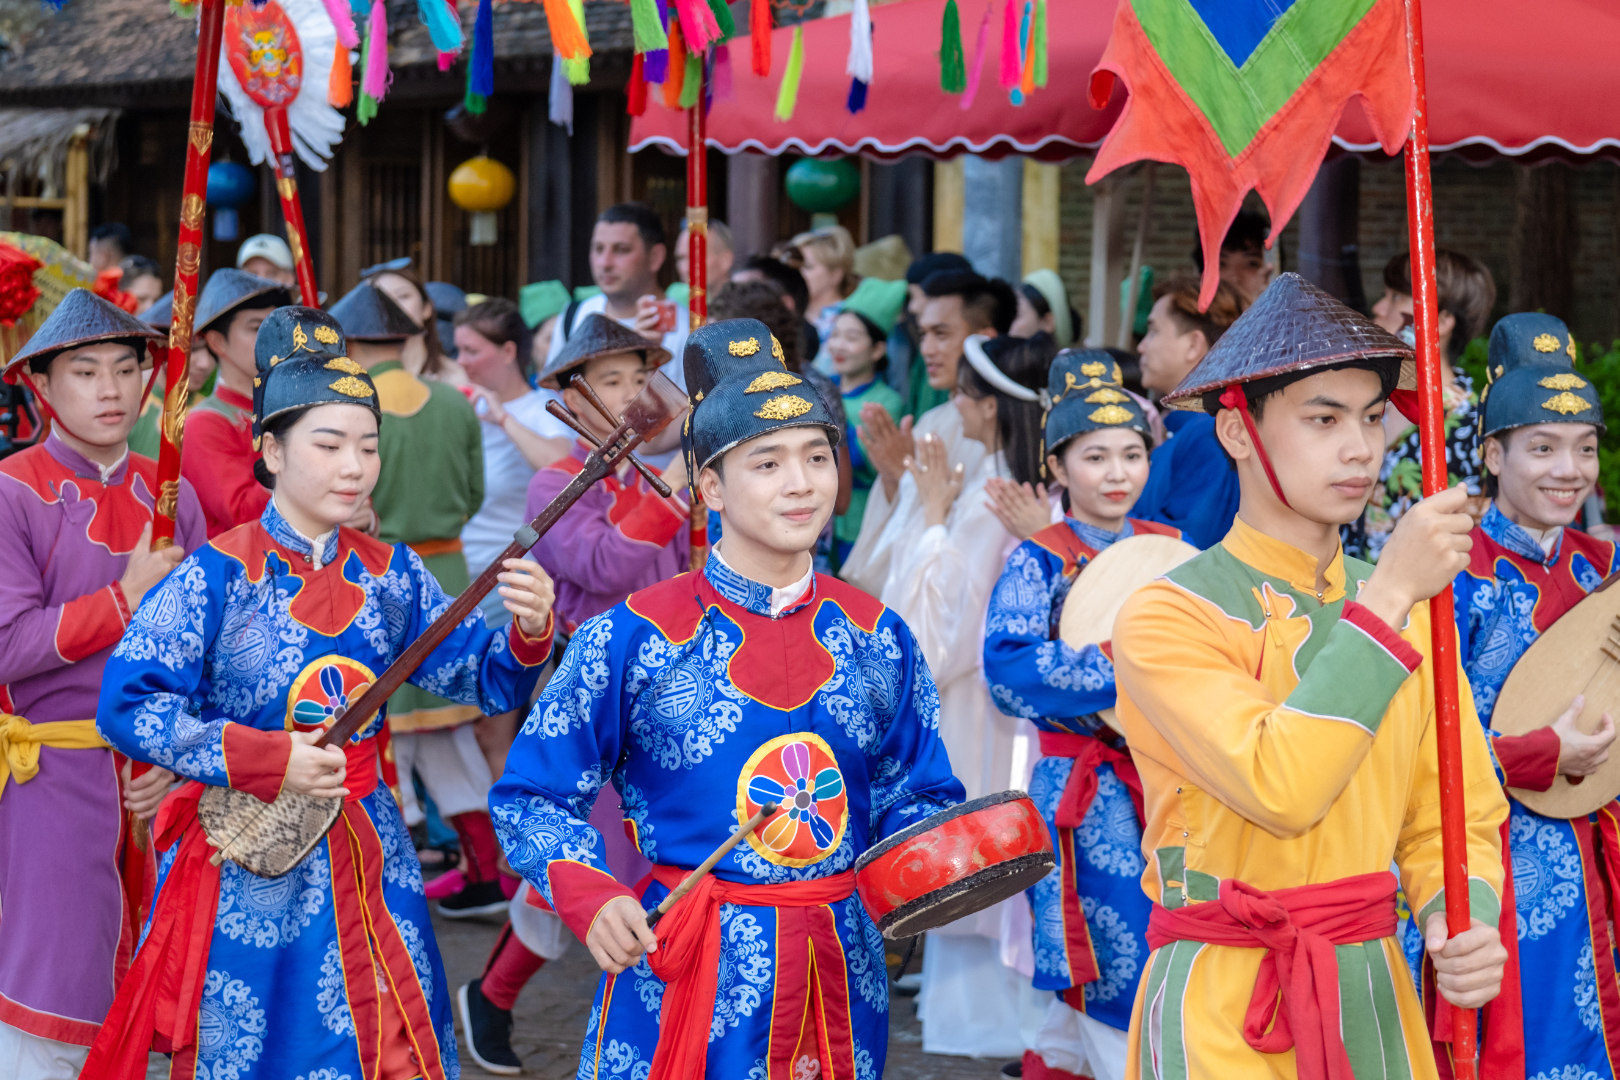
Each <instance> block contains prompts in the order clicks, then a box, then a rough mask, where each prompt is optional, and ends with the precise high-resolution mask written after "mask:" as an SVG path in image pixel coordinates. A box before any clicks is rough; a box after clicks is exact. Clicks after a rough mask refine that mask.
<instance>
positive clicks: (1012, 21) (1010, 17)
mask: <svg viewBox="0 0 1620 1080" xmlns="http://www.w3.org/2000/svg"><path fill="white" fill-rule="evenodd" d="M1023 7H1024V0H1007V6H1006V8H1005V9H1004V11H1003V14H1002V19H1001V88H1002V89H1003V90H1011V89H1012V88H1013V87H1015V86H1017V85H1018V80H1019V79H1020V78H1021V77H1022V76H1023V73H1024V65H1023V63H1022V60H1021V57H1020V52H1019V48H1018V36H1019V35H1018V30H1019V26H1018V24H1019V22H1020V19H1019V15H1020V13H1021V12H1022V9H1023Z"/></svg>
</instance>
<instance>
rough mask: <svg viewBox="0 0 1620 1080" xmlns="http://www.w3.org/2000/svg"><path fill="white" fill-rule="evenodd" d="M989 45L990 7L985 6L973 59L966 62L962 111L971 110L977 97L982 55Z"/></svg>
mask: <svg viewBox="0 0 1620 1080" xmlns="http://www.w3.org/2000/svg"><path fill="white" fill-rule="evenodd" d="M989 44H990V7H989V6H988V5H986V6H985V9H984V18H982V19H980V20H979V36H978V37H977V38H975V39H974V42H973V59H972V60H970V61H968V72H967V88H966V89H965V90H963V91H962V111H963V112H966V111H967V110H969V109H971V108H973V99H974V98H976V97H978V96H979V79H980V78H981V77H982V76H983V75H984V54H985V49H986V46H988V45H989Z"/></svg>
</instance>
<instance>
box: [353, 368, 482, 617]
mask: <svg viewBox="0 0 1620 1080" xmlns="http://www.w3.org/2000/svg"><path fill="white" fill-rule="evenodd" d="M369 374H370V375H371V379H372V381H373V382H375V383H376V384H377V398H378V400H379V401H380V402H381V404H382V410H383V418H382V424H381V427H380V429H379V432H378V440H377V441H378V448H377V452H378V454H379V456H380V457H381V458H382V470H381V472H380V473H379V474H378V476H377V488H376V490H375V491H374V492H373V493H372V496H371V499H372V506H373V508H374V509H375V510H376V511H377V517H378V520H379V533H378V535H379V536H380V538H381V539H382V540H383V541H385V542H387V543H390V544H393V543H398V542H400V541H404V542H405V543H407V544H412V543H420V542H421V541H424V540H450V539H454V538H455V537H458V536H460V535H461V527H462V526H463V525H465V524H466V523H467V519H468V518H470V517H472V516H473V515H474V514H476V513H477V512H478V508H479V507H480V506H482V505H483V502H484V444H483V436H482V434H481V433H480V431H479V427H478V425H479V423H480V421H479V419H478V415H477V414H476V413H474V412H473V407H472V404H471V402H469V401H468V400H467V398H466V397H465V396H464V395H463V394H462V393H461V391H459V390H457V389H455V388H454V387H452V386H450V385H448V384H446V383H442V382H429V381H427V380H424V379H419V378H417V377H416V376H415V375H412V374H411V373H410V372H408V371H406V370H405V369H404V368H403V367H401V366H400V364H399V361H397V360H389V361H386V362H384V363H381V364H378V365H377V366H376V367H374V368H372V369H371V371H370V372H369ZM457 559H458V560H459V559H460V556H459V555H458V556H457ZM463 565H465V564H463ZM455 591H459V590H455Z"/></svg>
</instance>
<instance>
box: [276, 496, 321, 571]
mask: <svg viewBox="0 0 1620 1080" xmlns="http://www.w3.org/2000/svg"><path fill="white" fill-rule="evenodd" d="M270 498H271V499H274V498H275V496H274V495H271V496H270ZM276 512H277V513H279V514H280V515H281V520H282V521H284V522H286V524H287V528H288V529H289V530H291V532H292V533H293V535H294V536H296V537H298V539H300V540H302V541H303V542H304V543H306V544H308V545H309V561H310V563H311V565H313V566H314V568H315V569H316V570H319V569H320V568H321V567H323V566H325V565H326V558H325V557H326V542H327V541H328V540H330V539H332V535H333V534H334V533H336V532H337V529H336V528H331V529H328V530H326V531H325V532H323V533H321V535H319V536H317V537H315V538H314V539H310V538H309V537H308V536H305V535H304V534H303V533H302V532H299V531H298V526H296V525H294V524H293V523H292V520H291V519H290V518H288V517H287V512H286V511H285V510H282V509H281V503H279V502H277V503H276Z"/></svg>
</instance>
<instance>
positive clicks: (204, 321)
mask: <svg viewBox="0 0 1620 1080" xmlns="http://www.w3.org/2000/svg"><path fill="white" fill-rule="evenodd" d="M292 302H293V294H292V290H291V289H290V288H288V287H287V286H285V285H283V284H282V283H281V282H279V281H271V280H270V279H269V278H262V277H260V276H259V275H257V274H250V273H248V272H247V271H246V270H237V269H235V268H234V267H229V266H227V267H225V268H224V269H222V270H215V271H214V272H213V273H212V274H210V275H208V284H206V285H204V286H203V291H202V295H201V296H199V297H197V325H196V330H195V332H196V336H197V338H198V339H199V340H201V338H202V336H203V334H204V333H205V332H207V331H208V330H213V329H217V327H215V326H214V324H215V323H217V322H219V321H220V320H221V319H223V318H225V317H226V316H228V315H230V314H231V313H232V312H233V311H236V310H237V309H239V308H244V307H253V308H277V307H285V306H287V305H288V304H290V303H292Z"/></svg>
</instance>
